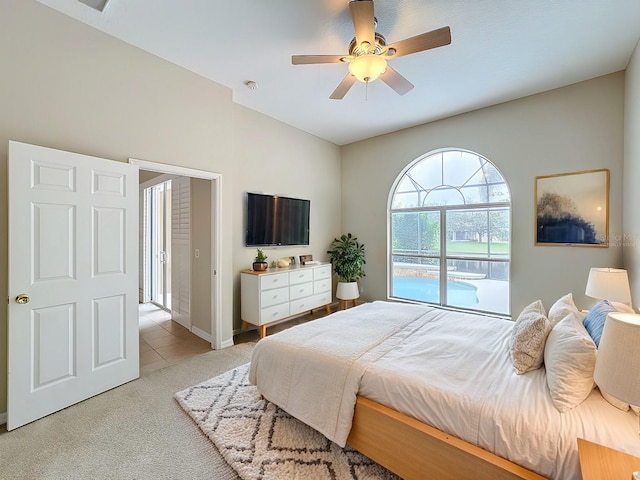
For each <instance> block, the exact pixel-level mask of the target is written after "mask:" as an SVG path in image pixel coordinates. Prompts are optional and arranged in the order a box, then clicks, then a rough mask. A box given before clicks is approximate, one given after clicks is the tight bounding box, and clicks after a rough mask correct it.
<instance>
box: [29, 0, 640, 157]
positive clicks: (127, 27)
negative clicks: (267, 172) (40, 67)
mask: <svg viewBox="0 0 640 480" xmlns="http://www.w3.org/2000/svg"><path fill="white" fill-rule="evenodd" d="M38 1H39V2H40V3H42V4H44V5H47V6H49V7H51V8H54V9H56V10H58V11H60V12H63V13H65V14H67V15H69V16H71V17H74V18H76V19H78V20H80V21H82V22H84V23H87V24H89V25H91V26H93V27H95V28H97V29H99V30H102V31H104V32H106V33H108V34H110V35H113V36H114V37H117V38H119V39H122V40H123V41H125V42H127V43H130V44H132V45H135V46H137V47H139V48H142V49H144V50H147V51H149V52H151V53H153V54H155V55H157V56H159V57H162V58H164V59H166V60H169V61H170V62H173V63H175V64H177V65H181V66H183V67H184V68H187V69H189V70H192V71H193V72H196V73H198V74H200V75H202V76H204V77H207V78H210V79H211V80H214V81H216V82H218V83H220V84H223V85H226V86H227V87H229V88H230V89H231V90H232V91H233V100H234V101H235V102H237V103H239V104H241V105H244V106H246V107H248V108H250V109H253V110H257V111H259V112H262V113H264V114H266V115H269V116H270V117H273V118H276V119H278V120H281V121H283V122H285V123H287V124H290V125H293V126H295V127H297V128H300V129H302V130H304V131H306V132H309V133H312V134H314V135H317V136H319V137H322V138H325V139H327V140H330V141H332V142H334V143H336V144H338V145H343V144H347V143H351V142H354V141H357V140H361V139H364V138H368V137H372V136H375V135H380V134H383V133H388V132H392V131H395V130H399V129H402V128H405V127H410V126H413V125H418V124H421V123H426V122H429V121H433V120H437V119H440V118H444V117H448V116H451V115H455V114H459V113H463V112H467V111H470V110H474V109H477V108H481V107H485V106H489V105H493V104H496V103H501V102H504V101H508V100H512V99H515V98H519V97H523V96H527V95H531V94H534V93H539V92H543V91H545V90H549V89H553V88H557V87H560V86H564V85H569V84H572V83H575V82H579V81H582V80H586V79H589V78H593V77H597V76H600V75H605V74H608V73H612V72H616V71H619V70H623V69H624V68H625V67H626V66H627V63H628V62H629V58H630V56H631V54H632V52H633V49H634V48H635V46H636V44H637V42H638V39H639V38H640V0H376V1H375V15H376V18H377V19H378V27H377V31H378V32H379V33H381V34H382V35H384V36H385V37H386V39H387V42H388V43H393V42H397V41H398V40H402V39H405V38H407V37H411V36H414V35H418V34H420V33H423V32H427V31H431V30H434V29H436V28H439V27H443V26H446V25H449V26H450V27H451V38H452V43H451V45H448V46H445V47H440V48H437V49H434V50H429V51H425V52H420V53H415V54H412V55H408V56H405V57H401V58H398V59H395V60H392V61H391V62H390V65H391V66H393V67H394V68H395V69H396V70H397V71H398V72H399V73H401V74H402V75H403V76H405V77H406V78H407V79H408V80H409V81H411V82H412V83H413V84H414V85H415V88H414V89H413V90H411V91H410V92H409V93H407V94H406V95H404V96H399V95H397V94H396V93H395V92H394V91H393V90H391V89H390V88H389V87H388V86H387V85H385V84H384V83H382V82H381V81H375V82H373V83H371V84H370V85H368V91H365V90H366V86H365V84H362V83H359V82H358V83H357V84H356V85H354V86H353V88H352V89H351V90H350V91H349V93H347V95H346V97H345V98H344V99H343V100H330V99H329V95H330V94H331V92H332V91H333V90H334V89H335V87H336V86H337V85H338V83H339V82H340V81H341V80H342V78H343V77H344V76H345V74H346V73H347V65H344V64H324V65H297V66H293V65H291V55H292V54H318V55H320V54H327V55H341V54H346V53H347V49H348V45H349V42H350V41H351V38H352V37H353V26H352V23H351V16H350V14H349V8H348V0H297V1H296V0H269V1H264V0H226V1H221V0H109V3H108V4H107V6H106V8H105V9H104V11H103V12H99V11H97V10H94V9H92V8H90V7H88V6H87V5H85V4H83V3H80V2H79V1H78V0H38ZM247 80H253V81H256V82H257V83H258V85H259V88H258V89H257V90H253V91H252V90H249V89H248V88H247V87H246V86H245V85H244V82H245V81H247Z"/></svg>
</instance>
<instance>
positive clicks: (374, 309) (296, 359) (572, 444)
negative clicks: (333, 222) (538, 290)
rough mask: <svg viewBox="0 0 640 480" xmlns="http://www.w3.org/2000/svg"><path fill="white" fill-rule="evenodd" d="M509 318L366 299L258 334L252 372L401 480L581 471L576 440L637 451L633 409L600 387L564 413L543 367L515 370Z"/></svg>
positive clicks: (270, 394) (267, 393)
mask: <svg viewBox="0 0 640 480" xmlns="http://www.w3.org/2000/svg"><path fill="white" fill-rule="evenodd" d="M513 325H514V323H513V322H511V321H508V320H503V319H498V318H492V317H487V316H480V315H474V314H468V313H460V312H454V311H447V310H443V309H438V308H431V307H427V306H421V305H411V304H402V303H394V302H373V303H368V304H364V305H360V306H358V307H355V308H352V309H349V310H345V311H341V312H337V313H335V314H333V315H330V316H328V317H325V318H322V319H319V320H315V321H313V322H309V323H307V324H304V325H299V326H296V327H292V328H290V329H288V330H285V331H283V332H280V333H278V334H276V335H273V336H270V337H266V338H265V339H262V340H261V341H260V342H258V344H257V345H256V347H255V349H254V352H253V358H252V362H251V368H250V372H249V380H250V381H251V382H252V383H254V384H255V385H257V387H258V389H259V391H260V392H261V394H262V395H264V397H265V398H267V399H268V400H270V401H272V402H273V403H275V404H276V405H278V406H280V407H281V408H283V409H284V410H286V411H287V412H288V413H289V414H291V415H292V416H294V417H296V418H298V419H299V420H301V421H303V422H305V423H306V424H308V425H310V426H311V427H313V428H315V429H316V430H318V431H319V432H321V433H322V434H324V435H325V436H326V437H327V438H329V439H330V440H332V441H334V442H336V443H337V444H338V445H341V446H344V445H345V444H347V443H348V444H349V445H351V446H352V447H354V448H356V449H357V450H359V451H361V452H362V453H363V454H365V455H367V456H369V457H370V458H372V459H374V460H375V461H377V462H378V463H380V464H381V465H383V466H385V467H387V468H389V469H390V470H391V471H393V472H395V473H397V474H398V475H400V476H401V477H403V478H405V479H412V478H444V479H446V478H452V479H454V478H474V479H483V478H486V479H501V478H504V479H509V478H525V479H540V478H551V479H570V480H571V479H580V478H581V476H580V468H579V459H578V453H577V438H584V439H586V440H589V441H592V442H596V443H600V444H603V445H606V446H609V447H612V448H616V449H619V450H621V451H625V452H627V453H631V454H634V455H640V442H639V441H638V426H637V425H638V424H637V417H635V416H634V414H633V413H632V412H625V411H622V410H620V409H618V408H615V407H613V406H612V405H610V404H609V403H608V402H607V401H605V400H604V398H603V397H602V395H600V393H599V391H598V390H597V389H592V390H591V391H590V392H589V393H588V396H587V398H586V399H585V400H584V401H582V402H581V403H580V404H579V405H578V406H577V407H575V408H571V409H569V410H567V411H565V412H563V413H561V412H560V411H558V409H557V408H556V405H555V404H554V401H553V399H552V397H551V395H550V394H549V388H548V386H547V378H546V377H547V374H546V370H545V368H539V369H536V370H533V371H529V372H527V373H525V374H522V375H518V374H516V372H515V371H514V366H513V364H512V359H511V357H510V354H509V339H510V337H511V333H512V332H511V331H512V329H513Z"/></svg>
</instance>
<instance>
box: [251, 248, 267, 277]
mask: <svg viewBox="0 0 640 480" xmlns="http://www.w3.org/2000/svg"><path fill="white" fill-rule="evenodd" d="M267 258H269V257H267V256H266V255H265V254H264V252H263V251H262V250H261V249H259V248H258V253H257V254H256V261H255V262H253V269H254V270H255V271H257V272H260V271H263V270H266V269H267V268H269V264H268V263H267V262H266V260H267Z"/></svg>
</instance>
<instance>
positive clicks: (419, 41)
mask: <svg viewBox="0 0 640 480" xmlns="http://www.w3.org/2000/svg"><path fill="white" fill-rule="evenodd" d="M450 43H451V29H450V28H449V27H442V28H439V29H437V30H433V31H431V32H427V33H423V34H421V35H416V36H415V37H411V38H407V39H405V40H400V41H399V42H396V43H392V44H391V45H388V48H389V50H391V49H394V50H395V51H396V53H394V54H393V55H389V57H391V58H397V57H401V56H403V55H409V54H411V53H416V52H422V51H423V50H429V49H431V48H437V47H442V46H444V45H449V44H450Z"/></svg>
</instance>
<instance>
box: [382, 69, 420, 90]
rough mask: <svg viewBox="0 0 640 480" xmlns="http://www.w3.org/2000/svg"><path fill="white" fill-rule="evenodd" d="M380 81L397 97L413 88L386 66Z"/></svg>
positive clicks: (407, 81)
mask: <svg viewBox="0 0 640 480" xmlns="http://www.w3.org/2000/svg"><path fill="white" fill-rule="evenodd" d="M379 78H380V80H382V81H383V82H384V83H386V84H387V85H389V86H390V87H391V88H393V89H394V90H395V91H396V93H397V94H398V95H404V94H405V93H407V92H408V91H409V90H411V89H412V88H413V84H412V83H411V82H410V81H409V80H407V79H406V78H404V77H403V76H402V75H400V74H399V73H398V72H396V71H395V70H394V69H393V68H391V67H390V66H389V65H387V69H386V70H385V72H384V73H383V74H382V75H380V77H379Z"/></svg>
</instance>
